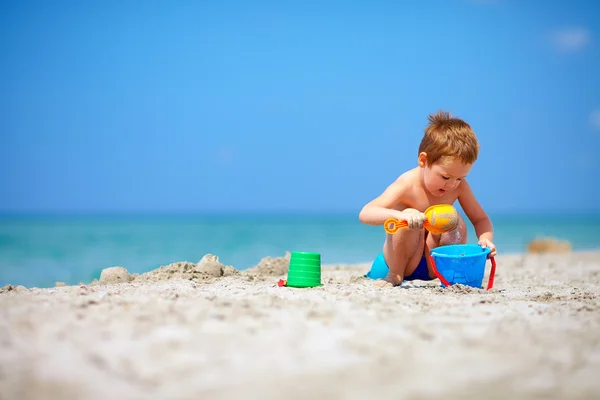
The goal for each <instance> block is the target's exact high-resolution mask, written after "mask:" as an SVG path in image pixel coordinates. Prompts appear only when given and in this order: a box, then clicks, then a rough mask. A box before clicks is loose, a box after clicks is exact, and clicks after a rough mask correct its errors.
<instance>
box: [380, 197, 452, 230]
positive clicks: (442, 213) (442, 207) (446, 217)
mask: <svg viewBox="0 0 600 400" xmlns="http://www.w3.org/2000/svg"><path fill="white" fill-rule="evenodd" d="M424 214H425V217H426V218H427V219H426V220H425V223H424V224H423V227H424V228H425V229H427V230H428V231H429V232H431V233H433V234H436V235H440V234H442V233H446V232H449V231H451V230H453V229H454V228H456V225H458V212H457V211H456V208H454V207H453V206H451V205H450V204H437V205H433V206H431V207H429V208H427V210H425V213H424ZM407 226H408V223H407V222H406V221H400V220H398V219H396V218H388V219H387V220H386V221H385V223H384V224H383V228H384V229H385V231H386V232H387V233H389V234H391V235H393V234H394V233H396V232H398V230H399V229H400V228H406V227H407Z"/></svg>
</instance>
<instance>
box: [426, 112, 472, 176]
mask: <svg viewBox="0 0 600 400" xmlns="http://www.w3.org/2000/svg"><path fill="white" fill-rule="evenodd" d="M428 119H429V125H427V127H426V128H425V134H424V135H423V139H421V144H420V145H419V154H420V153H421V152H425V153H427V162H428V164H430V165H432V164H435V163H436V162H438V161H439V160H440V159H441V158H442V157H444V158H446V157H448V158H452V159H457V160H460V161H462V162H463V163H465V164H473V163H474V162H475V160H477V156H478V155H479V143H478V141H477V137H476V136H475V132H473V130H472V129H471V126H470V125H469V124H468V123H466V122H465V121H463V120H462V119H460V118H456V117H452V116H450V113H449V112H445V111H438V112H437V113H435V114H431V115H429V118H428Z"/></svg>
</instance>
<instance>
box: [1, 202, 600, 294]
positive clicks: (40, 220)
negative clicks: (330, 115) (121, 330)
mask: <svg viewBox="0 0 600 400" xmlns="http://www.w3.org/2000/svg"><path fill="white" fill-rule="evenodd" d="M491 217H492V220H493V223H494V229H495V240H494V243H495V244H496V246H497V247H498V251H499V254H502V253H515V252H522V251H524V250H526V246H527V243H528V242H529V241H530V240H532V239H534V238H536V237H546V236H551V237H556V238H559V239H564V240H568V241H570V242H571V244H572V246H573V248H574V249H575V250H587V249H600V228H599V227H600V215H594V216H591V217H590V216H587V217H586V216H562V217H561V218H557V217H556V216H553V215H547V216H544V215H538V216H527V215H512V216H511V215H503V216H493V215H492V216H491ZM384 237H385V232H384V230H383V227H373V226H366V225H363V224H361V223H360V222H359V221H358V219H357V215H352V214H347V215H317V214H307V215H259V214H256V215H251V214H244V215H227V216H223V215H213V216H209V215H207V216H201V215H170V216H167V215H154V216H152V215H148V216H139V215H137V216H134V215H120V216H2V217H0V287H1V286H4V285H6V284H12V285H24V286H26V287H52V286H54V285H55V283H56V282H65V283H67V284H77V283H79V282H84V283H89V282H91V281H92V280H93V279H96V278H98V277H99V276H100V272H101V271H102V269H104V268H107V267H112V266H122V267H125V268H127V270H129V272H131V273H143V272H146V271H150V270H152V269H155V268H157V267H159V266H161V265H167V264H170V263H173V262H178V261H190V262H197V261H199V260H200V259H201V258H202V256H204V255H205V254H207V253H211V254H215V255H217V256H218V257H219V258H220V260H221V262H223V263H224V264H226V265H232V266H234V267H235V268H237V269H239V270H244V269H247V268H250V267H252V266H254V265H256V264H258V262H259V261H260V260H261V259H262V258H263V257H265V256H274V257H275V256H283V255H284V254H285V252H286V251H294V250H299V251H317V252H320V253H321V254H322V262H323V264H334V263H362V262H370V261H372V259H373V258H374V257H375V256H376V255H377V254H378V252H380V251H381V246H382V243H383V239H384ZM468 242H469V243H476V239H475V235H474V230H473V228H472V227H471V226H469V231H468Z"/></svg>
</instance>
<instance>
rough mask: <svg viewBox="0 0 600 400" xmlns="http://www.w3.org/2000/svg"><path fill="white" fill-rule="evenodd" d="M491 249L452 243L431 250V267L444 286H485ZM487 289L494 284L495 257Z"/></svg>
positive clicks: (480, 287)
mask: <svg viewBox="0 0 600 400" xmlns="http://www.w3.org/2000/svg"><path fill="white" fill-rule="evenodd" d="M489 254H490V249H489V248H487V247H481V246H480V245H477V244H452V245H448V246H440V247H436V248H435V249H433V250H431V256H430V261H431V267H432V269H433V272H434V273H435V275H436V276H437V277H438V279H439V280H440V281H441V282H442V287H448V286H450V285H454V284H457V283H459V284H461V285H466V286H471V287H474V288H478V289H482V288H483V275H484V273H485V264H486V261H487V258H488V255H489ZM490 260H491V261H492V269H491V271H490V278H489V281H488V287H487V289H488V290H489V289H491V288H492V287H493V286H494V275H495V274H496V261H495V260H494V258H493V257H491V258H490Z"/></svg>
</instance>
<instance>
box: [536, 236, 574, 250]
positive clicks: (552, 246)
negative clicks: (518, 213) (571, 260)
mask: <svg viewBox="0 0 600 400" xmlns="http://www.w3.org/2000/svg"><path fill="white" fill-rule="evenodd" d="M527 250H528V251H529V252H530V253H568V252H570V251H571V243H569V242H568V241H566V240H558V239H555V238H539V239H534V240H532V241H531V242H529V243H528V244H527Z"/></svg>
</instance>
